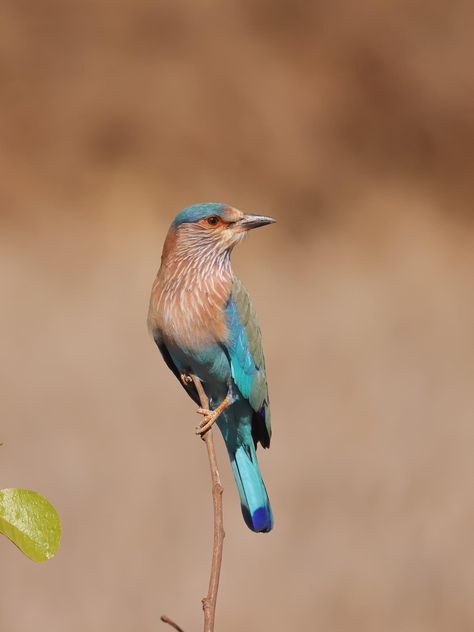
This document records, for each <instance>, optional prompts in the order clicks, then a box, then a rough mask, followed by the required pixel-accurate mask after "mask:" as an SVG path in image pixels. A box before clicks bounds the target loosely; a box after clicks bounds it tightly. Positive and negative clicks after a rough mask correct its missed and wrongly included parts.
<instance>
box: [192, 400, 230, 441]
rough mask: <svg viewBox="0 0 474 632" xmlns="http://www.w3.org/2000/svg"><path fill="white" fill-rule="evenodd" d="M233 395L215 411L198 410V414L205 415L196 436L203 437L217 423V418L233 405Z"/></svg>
mask: <svg viewBox="0 0 474 632" xmlns="http://www.w3.org/2000/svg"><path fill="white" fill-rule="evenodd" d="M232 401H233V400H232V395H230V394H229V395H227V397H226V398H225V399H224V400H223V401H222V402H221V403H220V404H219V406H217V408H216V409H215V410H208V409H207V408H198V409H197V411H196V412H197V413H199V414H200V415H204V419H203V420H202V421H201V423H200V424H199V426H198V427H197V428H196V434H197V435H201V437H202V436H203V435H204V434H205V433H206V432H207V431H208V430H209V429H210V428H212V426H213V425H214V424H215V423H216V421H217V418H218V417H219V415H220V414H221V412H222V411H223V410H225V409H226V408H227V407H228V406H230V405H231V404H232Z"/></svg>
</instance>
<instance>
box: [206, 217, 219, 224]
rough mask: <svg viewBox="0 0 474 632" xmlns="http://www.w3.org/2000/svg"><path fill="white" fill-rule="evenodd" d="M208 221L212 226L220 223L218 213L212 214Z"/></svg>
mask: <svg viewBox="0 0 474 632" xmlns="http://www.w3.org/2000/svg"><path fill="white" fill-rule="evenodd" d="M207 223H208V224H209V225H210V226H217V224H218V223H219V218H218V217H217V215H211V217H208V218H207Z"/></svg>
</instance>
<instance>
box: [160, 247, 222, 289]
mask: <svg viewBox="0 0 474 632" xmlns="http://www.w3.org/2000/svg"><path fill="white" fill-rule="evenodd" d="M172 245H173V246H174V247H173V248H167V247H166V244H165V248H164V249H163V257H162V261H161V269H160V273H161V275H162V281H163V282H164V284H165V285H166V286H168V288H171V287H174V288H177V287H180V289H182V290H185V291H186V290H187V291H191V290H192V289H193V287H196V286H199V288H200V289H204V288H205V289H207V290H209V289H210V287H209V286H212V285H214V284H216V283H218V284H219V285H221V284H227V283H228V282H230V281H231V280H232V278H233V272H232V265H231V261H230V251H229V250H227V249H226V250H220V249H219V248H216V246H215V244H212V243H209V244H196V245H194V244H190V243H189V242H187V243H180V242H179V240H178V241H175V243H174V244H172ZM206 286H207V287H206Z"/></svg>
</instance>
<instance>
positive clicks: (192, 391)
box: [153, 332, 201, 405]
mask: <svg viewBox="0 0 474 632" xmlns="http://www.w3.org/2000/svg"><path fill="white" fill-rule="evenodd" d="M153 340H154V341H155V342H156V346H157V347H158V349H159V350H160V351H161V355H162V356H163V360H164V361H165V362H166V365H167V367H168V368H169V369H171V370H172V371H173V373H174V374H175V375H176V377H177V378H178V381H179V383H180V384H181V386H182V387H183V388H184V390H185V391H186V393H187V394H188V395H189V396H190V397H191V398H192V399H193V400H194V401H195V402H196V404H199V405H201V403H200V400H199V395H198V392H197V390H196V387H195V386H194V383H193V382H191V383H189V384H188V385H187V386H185V385H184V384H183V382H182V380H181V374H180V372H179V370H178V367H177V366H176V364H175V363H174V362H173V358H172V357H171V354H170V352H169V351H168V348H167V346H166V345H165V343H164V342H163V340H162V339H161V337H160V335H159V334H158V332H154V333H153Z"/></svg>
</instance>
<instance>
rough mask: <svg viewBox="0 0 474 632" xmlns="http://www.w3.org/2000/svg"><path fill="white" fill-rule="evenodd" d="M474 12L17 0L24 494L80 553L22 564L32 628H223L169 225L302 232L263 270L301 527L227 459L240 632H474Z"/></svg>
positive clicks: (14, 190)
mask: <svg viewBox="0 0 474 632" xmlns="http://www.w3.org/2000/svg"><path fill="white" fill-rule="evenodd" d="M473 13H474V10H473V5H472V3H471V2H467V1H465V0H454V1H453V2H450V3H443V2H439V1H437V0H436V1H434V2H428V1H427V0H422V1H420V0H419V1H415V2H413V1H411V2H408V1H407V0H389V1H387V2H384V3H379V2H375V1H373V0H364V1H363V2H362V3H350V2H347V1H345V2H344V1H338V0H318V1H317V2H305V1H304V0H296V1H293V2H283V1H281V0H273V1H272V2H270V1H269V0H257V1H252V2H251V1H249V0H239V1H238V0H229V1H228V2H221V3H218V2H214V1H212V0H199V1H197V0H194V1H191V0H184V1H181V2H176V1H173V0H165V1H162V0H159V1H152V0H134V1H133V2H132V1H130V0H124V1H123V2H119V3H117V2H111V1H110V0H94V1H93V2H92V1H91V0H82V1H81V2H79V1H78V0H68V1H67V2H64V0H43V1H42V2H35V1H34V0H3V2H2V3H1V5H0V173H1V177H0V213H1V221H0V294H1V308H0V349H1V358H2V360H1V363H0V376H1V377H0V384H1V387H0V388H1V397H0V428H1V432H0V435H1V436H0V440H1V441H3V442H4V445H3V447H2V448H1V450H0V456H1V460H0V474H1V477H0V478H1V486H2V487H8V486H22V487H27V488H34V489H37V490H40V491H41V492H42V493H44V494H46V495H47V496H48V497H49V498H50V499H51V500H52V501H53V502H54V503H55V505H56V506H57V508H58V510H59V512H60V514H61V517H62V521H63V529H64V533H63V541H62V548H61V551H60V553H59V555H58V556H57V558H56V559H55V560H53V561H52V562H49V563H47V564H44V565H34V564H33V563H31V562H29V561H28V560H26V559H24V558H23V557H22V556H21V555H20V553H19V552H18V551H17V550H16V549H15V548H14V547H13V546H11V545H10V543H9V542H7V541H6V540H2V541H0V555H1V568H2V570H1V573H0V577H1V579H0V595H1V597H0V600H1V607H0V627H1V629H2V630H5V631H6V632H27V631H30V630H32V629H34V630H36V631H37V632H41V631H43V630H44V631H46V630H47V631H48V632H64V631H65V630H67V631H68V632H79V631H80V632H84V631H88V632H108V631H112V630H113V631H114V632H129V631H132V630H133V631H134V632H135V631H137V630H140V631H142V632H145V631H147V632H148V631H152V630H153V631H154V630H160V629H161V630H164V629H165V627H164V625H163V624H161V623H160V622H159V616H160V614H162V613H167V614H168V615H170V616H172V617H174V618H175V619H176V620H177V621H178V622H179V623H181V625H182V626H183V627H184V628H185V629H186V630H196V629H199V628H200V627H201V612H200V598H201V597H202V596H203V595H204V593H205V591H206V587H207V580H208V570H209V557H210V545H211V527H212V520H211V502H210V492H209V480H208V470H207V467H208V466H207V460H206V457H205V454H204V448H203V446H202V444H201V443H200V442H199V441H198V440H197V438H196V437H195V435H194V432H193V430H194V426H195V423H196V421H197V417H196V415H195V412H194V405H193V404H192V402H191V401H190V400H187V398H186V397H185V395H184V393H183V392H182V390H181V389H180V387H179V386H178V384H177V383H176V382H175V381H174V377H173V376H172V375H171V373H170V372H169V371H168V370H167V369H166V367H165V366H164V364H163V362H162V361H161V358H160V356H159V353H158V351H157V350H156V349H155V348H154V345H153V344H152V342H151V341H150V340H149V338H148V335H147V332H146V326H145V317H146V309H147V301H148V293H149V289H150V286H151V283H152V280H153V277H154V274H155V272H156V270H157V268H158V265H159V258H160V253H161V245H162V242H163V239H164V236H165V233H166V230H167V226H168V224H169V222H170V221H171V219H172V217H173V216H174V214H175V213H176V212H177V211H178V210H179V209H180V208H182V207H183V206H186V205H187V204H189V203H192V202H196V201H204V200H222V201H226V202H228V203H230V204H232V205H234V206H237V207H239V208H242V209H246V210H251V211H258V212H261V213H266V214H270V215H273V216H275V217H276V218H277V219H278V223H277V224H276V225H275V226H272V227H269V228H268V229H262V230H261V231H257V232H255V233H254V234H253V235H252V236H251V237H250V238H249V239H248V240H247V241H246V242H245V243H244V244H243V245H242V246H241V247H240V248H239V250H238V251H237V252H236V253H235V256H234V264H235V268H236V270H237V271H238V273H239V275H240V276H241V278H242V279H243V280H244V282H245V284H246V285H247V287H248V288H249V290H250V292H251V294H252V296H253V298H254V301H255V303H256V306H257V309H258V313H259V318H260V323H261V326H262V329H263V333H264V342H265V349H266V356H267V365H268V374H269V380H270V389H271V397H272V407H273V420H274V436H273V443H272V448H271V450H270V451H269V452H265V453H263V452H260V455H261V456H260V460H261V465H262V469H263V472H264V476H265V480H266V482H267V486H268V489H269V492H270V496H271V498H272V501H273V506H274V511H275V515H276V527H275V530H274V532H273V533H271V534H270V535H267V536H257V535H254V534H252V533H250V532H249V531H248V530H247V529H246V528H245V526H244V524H243V521H242V519H241V516H240V510H239V507H238V502H237V498H236V492H235V490H234V487H233V483H232V480H231V474H230V468H229V466H228V463H227V459H226V456H225V454H224V451H223V449H222V444H221V441H220V439H219V457H220V465H221V471H222V477H223V482H224V485H225V499H224V500H225V519H226V531H227V539H226V545H225V554H224V567H223V576H222V583H221V592H220V600H219V606H218V628H217V629H219V630H226V632H237V631H242V630H248V631H252V630H255V631H256V630H271V631H272V632H280V631H288V630H300V629H301V630H302V629H304V630H325V631H328V632H329V631H330V632H346V631H347V630H351V632H357V631H359V630H360V631H361V632H362V631H363V632H380V630H384V631H387V632H392V631H393V632H425V631H426V632H437V631H441V630H443V631H452V630H456V631H457V632H462V631H463V630H466V631H467V630H469V631H470V630H472V629H473V628H474V600H473V597H474V595H473V591H474V539H473V533H474V502H473V484H472V481H473V477H474V460H473V458H472V452H473V441H474V429H473V426H474V424H473V421H474V405H473V391H474V388H473V387H474V334H473V318H474V290H473V271H474V249H473V246H474V237H473V219H474V218H473V212H472V211H473V208H472V204H473V200H474V178H473V159H474V149H473V147H474V142H473V141H474V109H473V101H474V75H473V73H472V71H471V70H472V68H471V67H472V64H471V60H472V59H473V54H474V50H473V48H474V46H473V43H472V42H473V40H472V19H473V17H474V15H473Z"/></svg>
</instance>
